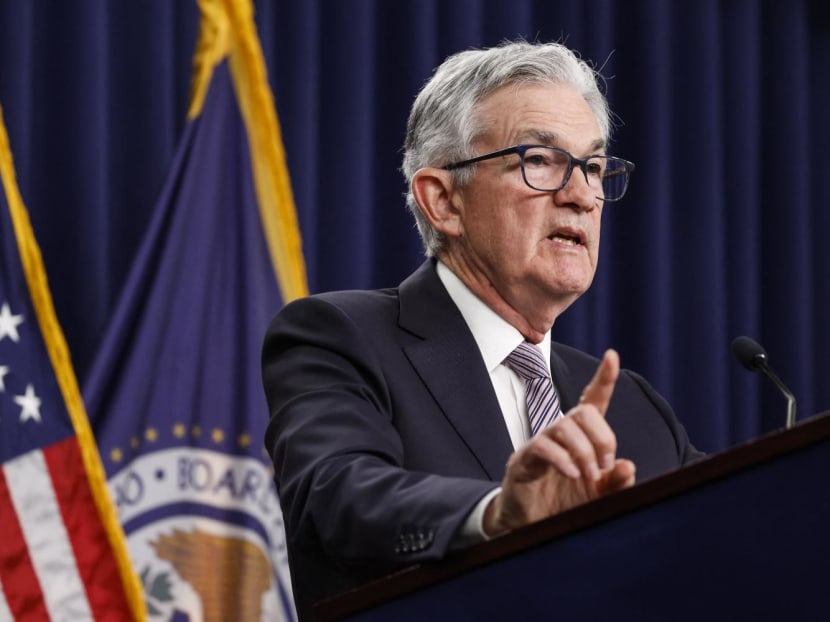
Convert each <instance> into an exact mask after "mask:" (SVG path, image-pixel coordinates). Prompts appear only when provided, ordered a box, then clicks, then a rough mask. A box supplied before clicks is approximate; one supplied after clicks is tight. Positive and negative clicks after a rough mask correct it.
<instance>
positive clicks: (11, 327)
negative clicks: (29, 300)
mask: <svg viewBox="0 0 830 622" xmlns="http://www.w3.org/2000/svg"><path fill="white" fill-rule="evenodd" d="M22 321H23V316H22V315H12V311H11V309H9V304H8V303H7V302H4V303H3V306H2V307H0V340H2V339H3V338H4V337H9V338H10V339H11V340H12V341H14V342H18V341H20V335H19V334H18V332H17V327H18V326H19V325H20V323H21V322H22Z"/></svg>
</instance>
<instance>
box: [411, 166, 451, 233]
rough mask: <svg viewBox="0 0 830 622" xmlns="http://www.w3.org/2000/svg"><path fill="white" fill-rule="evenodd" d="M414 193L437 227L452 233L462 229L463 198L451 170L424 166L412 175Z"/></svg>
mask: <svg viewBox="0 0 830 622" xmlns="http://www.w3.org/2000/svg"><path fill="white" fill-rule="evenodd" d="M412 194H413V195H414V197H415V201H416V202H417V203H418V207H419V208H420V209H421V213H422V214H423V215H424V217H425V218H426V219H427V220H428V221H429V222H430V224H431V225H432V226H433V228H434V229H435V230H436V231H440V232H441V233H443V234H444V235H447V236H450V237H458V236H459V235H461V233H462V223H461V214H462V211H463V207H464V204H463V201H462V200H461V196H460V194H459V193H458V191H457V186H456V184H455V179H454V177H453V175H452V173H451V172H450V171H445V170H443V169H440V168H431V167H428V168H422V169H419V170H418V171H417V172H416V173H415V174H414V175H413V176H412Z"/></svg>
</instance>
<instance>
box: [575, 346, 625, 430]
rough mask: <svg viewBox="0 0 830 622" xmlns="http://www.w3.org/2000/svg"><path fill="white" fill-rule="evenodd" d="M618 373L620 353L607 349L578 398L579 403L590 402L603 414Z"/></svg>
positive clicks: (609, 400) (606, 408) (612, 392)
mask: <svg viewBox="0 0 830 622" xmlns="http://www.w3.org/2000/svg"><path fill="white" fill-rule="evenodd" d="M619 375H620V355H619V354H617V351H616V350H612V349H608V350H606V351H605V354H604V355H603V357H602V361H600V364H599V367H597V371H596V373H595V374H594V377H593V378H592V379H591V382H589V383H588V386H586V387H585V390H584V391H583V392H582V397H581V398H579V403H580V404H586V403H587V404H591V405H593V406H595V407H596V409H597V410H598V411H599V412H600V413H601V414H602V415H605V411H606V410H608V404H609V403H610V402H611V396H612V395H613V394H614V387H615V386H616V384H617V378H618V377H619Z"/></svg>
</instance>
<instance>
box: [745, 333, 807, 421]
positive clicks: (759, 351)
mask: <svg viewBox="0 0 830 622" xmlns="http://www.w3.org/2000/svg"><path fill="white" fill-rule="evenodd" d="M732 354H734V355H735V358H737V359H738V360H739V361H740V362H741V364H742V365H743V366H744V367H746V368H747V369H748V370H749V371H758V372H761V373H762V374H764V375H765V376H766V377H767V378H769V379H770V380H772V382H773V383H774V384H775V386H776V387H778V390H779V391H781V393H782V394H783V395H784V397H785V398H787V429H789V428H791V427H793V425H795V396H794V395H793V394H792V392H791V391H790V390H789V389H788V388H787V386H786V385H785V384H784V383H783V382H781V379H780V378H779V377H778V376H776V375H775V372H774V371H772V369H770V367H769V364H768V363H767V352H766V350H764V348H762V347H761V344H759V343H758V342H757V341H754V340H752V339H750V338H749V337H743V336H742V337H736V338H735V339H734V341H732Z"/></svg>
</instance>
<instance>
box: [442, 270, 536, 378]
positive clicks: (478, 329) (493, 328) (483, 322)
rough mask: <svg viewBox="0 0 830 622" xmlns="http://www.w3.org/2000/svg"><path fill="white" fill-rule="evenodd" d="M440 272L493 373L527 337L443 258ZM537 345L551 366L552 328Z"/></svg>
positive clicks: (489, 370)
mask: <svg viewBox="0 0 830 622" xmlns="http://www.w3.org/2000/svg"><path fill="white" fill-rule="evenodd" d="M437 271H438V278H439V279H440V280H441V283H443V284H444V287H445V288H446V290H447V293H448V294H449V295H450V298H452V301H453V302H454V303H455V306H457V307H458V310H459V311H460V312H461V315H462V317H463V318H464V321H465V322H466V323H467V326H468V327H469V328H470V332H472V333H473V338H474V339H475V341H476V344H477V345H478V349H479V350H480V351H481V356H482V358H483V359H484V364H485V365H486V366H487V371H488V372H490V373H492V372H493V370H495V369H496V368H497V367H498V366H499V365H500V364H501V363H502V362H503V361H504V359H505V358H507V355H508V354H510V353H511V352H512V351H513V350H515V349H516V346H518V345H519V344H520V343H521V342H523V341H524V340H525V338H524V336H523V335H522V334H521V333H520V332H519V331H518V330H516V328H515V327H514V326H513V325H511V324H510V323H509V322H507V321H506V320H505V319H504V318H502V317H501V316H500V315H499V314H498V313H496V312H495V311H493V310H492V309H491V308H490V307H488V306H487V305H486V304H485V303H484V302H483V301H482V300H481V299H480V298H478V297H477V296H476V295H475V294H473V292H471V291H470V290H469V288H468V287H467V286H466V285H465V284H464V283H463V282H462V281H461V279H459V278H458V277H457V276H456V275H455V273H453V271H452V270H450V269H449V268H448V267H447V266H446V265H445V264H444V263H442V262H441V261H438V262H437ZM537 345H538V347H539V348H540V349H541V350H542V355H543V356H544V357H545V362H546V363H547V365H548V369H550V330H548V331H547V332H546V333H545V336H544V338H543V339H542V341H541V343H539V344H537Z"/></svg>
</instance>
